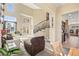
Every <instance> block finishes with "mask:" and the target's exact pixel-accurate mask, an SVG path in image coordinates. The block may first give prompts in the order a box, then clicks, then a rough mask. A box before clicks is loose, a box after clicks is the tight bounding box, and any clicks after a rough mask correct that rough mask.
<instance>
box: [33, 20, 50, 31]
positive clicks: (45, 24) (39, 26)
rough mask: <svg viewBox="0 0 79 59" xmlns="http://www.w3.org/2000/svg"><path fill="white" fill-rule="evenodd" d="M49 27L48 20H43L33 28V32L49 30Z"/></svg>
mask: <svg viewBox="0 0 79 59" xmlns="http://www.w3.org/2000/svg"><path fill="white" fill-rule="evenodd" d="M49 27H50V26H49V20H44V21H41V22H40V23H38V24H37V25H35V26H34V30H33V32H34V33H36V32H38V31H42V30H44V29H45V28H49Z"/></svg>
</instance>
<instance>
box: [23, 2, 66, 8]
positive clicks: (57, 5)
mask: <svg viewBox="0 0 79 59" xmlns="http://www.w3.org/2000/svg"><path fill="white" fill-rule="evenodd" d="M23 5H25V6H27V7H29V8H32V9H41V7H39V6H38V5H39V3H23ZM52 5H54V6H56V7H60V6H62V5H64V3H52Z"/></svg>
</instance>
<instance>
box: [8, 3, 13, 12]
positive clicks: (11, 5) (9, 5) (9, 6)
mask: <svg viewBox="0 0 79 59" xmlns="http://www.w3.org/2000/svg"><path fill="white" fill-rule="evenodd" d="M7 11H8V12H13V11H14V5H13V4H7Z"/></svg>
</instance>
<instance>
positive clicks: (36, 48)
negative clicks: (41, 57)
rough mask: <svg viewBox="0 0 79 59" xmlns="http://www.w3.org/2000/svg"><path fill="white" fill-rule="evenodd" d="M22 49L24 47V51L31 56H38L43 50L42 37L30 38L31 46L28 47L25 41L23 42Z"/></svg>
mask: <svg viewBox="0 0 79 59" xmlns="http://www.w3.org/2000/svg"><path fill="white" fill-rule="evenodd" d="M24 47H25V50H26V51H27V52H28V53H29V54H30V55H31V56H35V55H36V54H38V53H39V52H40V51H42V50H44V48H45V40H44V36H40V37H34V38H32V39H31V45H29V44H28V43H26V41H24Z"/></svg>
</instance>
